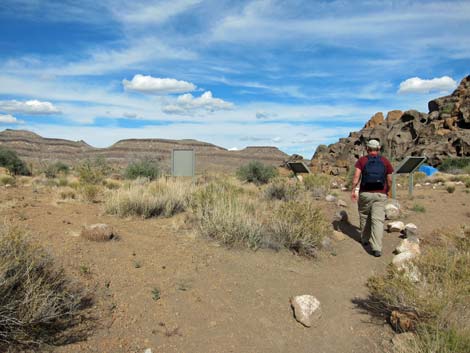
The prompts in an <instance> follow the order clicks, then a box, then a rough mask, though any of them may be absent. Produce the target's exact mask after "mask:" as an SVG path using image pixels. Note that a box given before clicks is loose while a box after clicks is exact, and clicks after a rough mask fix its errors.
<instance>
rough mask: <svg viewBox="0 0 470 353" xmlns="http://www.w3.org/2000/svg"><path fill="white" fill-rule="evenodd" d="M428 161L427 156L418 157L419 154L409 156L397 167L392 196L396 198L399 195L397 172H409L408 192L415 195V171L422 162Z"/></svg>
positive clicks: (393, 177)
mask: <svg viewBox="0 0 470 353" xmlns="http://www.w3.org/2000/svg"><path fill="white" fill-rule="evenodd" d="M425 161H426V157H421V156H419V157H417V156H408V157H406V158H405V159H404V160H403V161H402V162H401V163H400V164H399V165H398V167H397V168H396V169H395V171H394V172H393V174H392V198H394V199H395V198H396V196H397V181H396V176H397V174H409V176H408V194H409V196H410V197H411V196H412V195H413V186H414V180H413V179H414V178H413V173H414V172H416V171H417V170H418V169H419V167H420V166H421V164H423V163H424V162H425Z"/></svg>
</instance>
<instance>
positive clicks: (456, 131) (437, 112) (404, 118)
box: [311, 76, 470, 174]
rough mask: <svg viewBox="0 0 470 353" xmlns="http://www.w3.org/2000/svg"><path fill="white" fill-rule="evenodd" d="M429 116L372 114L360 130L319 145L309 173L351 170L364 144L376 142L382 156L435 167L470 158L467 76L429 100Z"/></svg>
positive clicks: (469, 80) (469, 86) (469, 84)
mask: <svg viewBox="0 0 470 353" xmlns="http://www.w3.org/2000/svg"><path fill="white" fill-rule="evenodd" d="M428 106H429V113H428V114H426V113H421V112H418V111H416V110H408V111H405V112H402V111H399V110H392V111H390V112H388V114H387V117H386V118H385V119H384V118H383V114H382V113H381V112H379V113H376V114H374V115H373V116H372V117H371V119H370V120H369V121H368V122H367V123H366V124H365V126H364V128H363V129H362V130H360V131H356V132H351V133H350V134H349V136H348V137H347V138H341V139H340V140H339V141H338V142H337V143H334V144H331V145H329V146H325V145H320V146H318V148H317V150H316V151H315V154H314V155H313V157H312V162H311V166H312V170H313V171H314V172H323V173H329V174H339V173H343V172H346V171H347V170H348V169H349V168H351V167H352V166H353V165H354V163H355V161H356V160H357V158H359V157H360V156H362V155H364V154H365V143H366V142H367V141H368V140H369V139H371V138H374V139H377V140H379V141H380V142H381V144H382V153H383V154H385V155H386V156H388V157H390V158H391V159H393V160H397V161H399V160H401V159H403V158H404V157H406V156H409V155H424V156H426V157H428V163H430V164H432V165H434V166H437V165H439V164H440V163H441V162H442V160H443V159H445V158H448V157H463V156H470V76H467V77H465V78H464V79H463V80H462V82H461V83H460V84H459V86H458V87H457V89H456V90H455V91H454V92H453V93H452V94H451V95H449V96H445V97H441V98H437V99H434V100H431V101H430V102H429V104H428Z"/></svg>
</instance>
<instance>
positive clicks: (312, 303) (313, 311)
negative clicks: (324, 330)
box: [290, 294, 321, 327]
mask: <svg viewBox="0 0 470 353" xmlns="http://www.w3.org/2000/svg"><path fill="white" fill-rule="evenodd" d="M290 304H291V306H292V308H293V309H294V317H295V319H296V320H297V321H298V322H300V323H301V324H302V325H304V326H305V327H311V326H312V324H313V323H314V322H315V321H316V320H318V319H319V318H320V317H321V308H320V301H319V300H318V299H317V298H315V297H314V296H313V295H308V294H305V295H298V296H295V297H292V298H291V299H290Z"/></svg>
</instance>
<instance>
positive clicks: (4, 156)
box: [0, 147, 31, 175]
mask: <svg viewBox="0 0 470 353" xmlns="http://www.w3.org/2000/svg"><path fill="white" fill-rule="evenodd" d="M0 167H4V168H6V169H8V171H9V172H10V173H11V174H13V175H31V172H30V170H29V169H28V167H27V165H26V163H25V162H23V161H22V160H21V159H20V158H19V157H18V155H17V154H16V152H15V151H12V150H9V149H7V148H5V147H0Z"/></svg>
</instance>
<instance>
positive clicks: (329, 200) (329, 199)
mask: <svg viewBox="0 0 470 353" xmlns="http://www.w3.org/2000/svg"><path fill="white" fill-rule="evenodd" d="M325 200H326V201H328V202H335V201H336V196H333V195H326V197H325Z"/></svg>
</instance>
